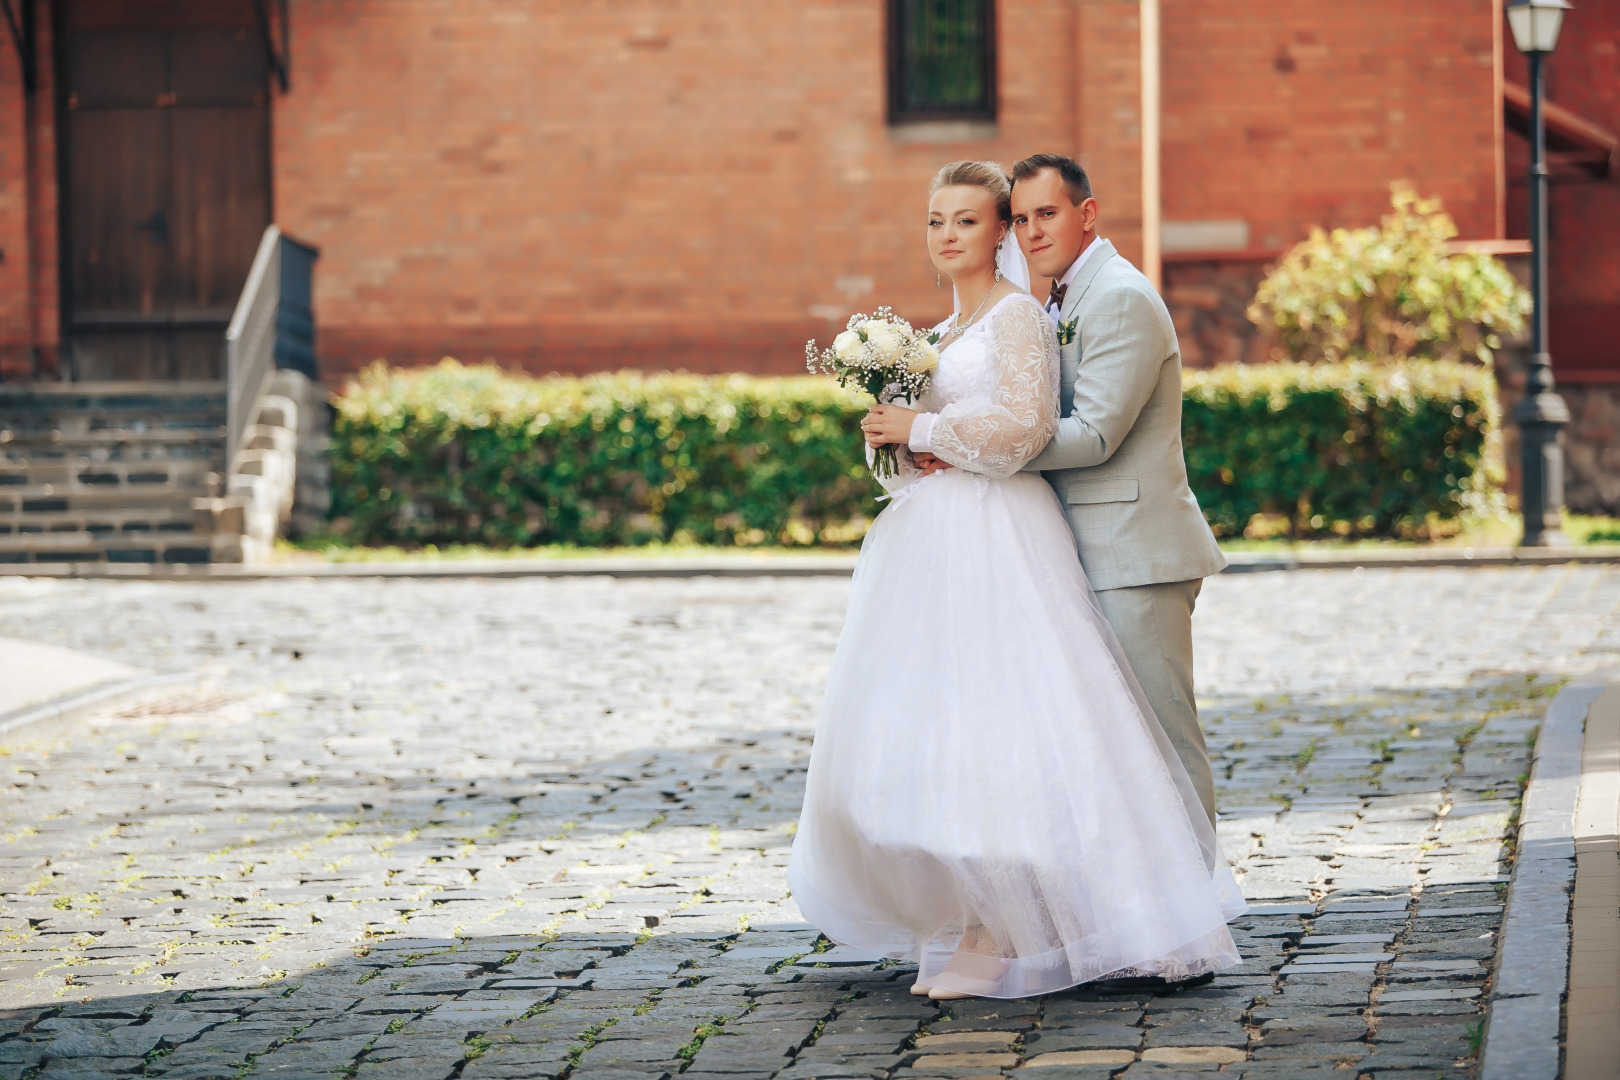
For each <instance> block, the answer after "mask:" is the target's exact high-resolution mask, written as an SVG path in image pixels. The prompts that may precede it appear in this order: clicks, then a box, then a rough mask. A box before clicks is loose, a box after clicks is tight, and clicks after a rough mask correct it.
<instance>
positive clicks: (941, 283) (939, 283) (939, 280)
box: [934, 270, 945, 289]
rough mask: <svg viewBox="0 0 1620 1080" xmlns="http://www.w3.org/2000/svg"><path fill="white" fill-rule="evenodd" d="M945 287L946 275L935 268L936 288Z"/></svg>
mask: <svg viewBox="0 0 1620 1080" xmlns="http://www.w3.org/2000/svg"><path fill="white" fill-rule="evenodd" d="M944 287H945V275H944V274H942V273H940V272H939V271H938V270H935V271H934V288H936V289H943V288H944Z"/></svg>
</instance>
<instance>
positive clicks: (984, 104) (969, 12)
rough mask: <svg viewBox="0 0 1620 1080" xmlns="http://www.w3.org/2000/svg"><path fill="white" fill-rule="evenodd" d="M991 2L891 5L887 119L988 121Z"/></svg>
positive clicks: (992, 79)
mask: <svg viewBox="0 0 1620 1080" xmlns="http://www.w3.org/2000/svg"><path fill="white" fill-rule="evenodd" d="M995 56H996V46H995V8H994V4H993V0H891V2H890V5H889V118H890V120H891V121H900V120H993V119H995V115H996V92H995V91H996V64H995Z"/></svg>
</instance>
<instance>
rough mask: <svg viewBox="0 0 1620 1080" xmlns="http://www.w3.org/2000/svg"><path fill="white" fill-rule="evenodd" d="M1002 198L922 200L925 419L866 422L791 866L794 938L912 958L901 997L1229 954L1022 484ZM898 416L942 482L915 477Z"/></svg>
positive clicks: (1091, 618)
mask: <svg viewBox="0 0 1620 1080" xmlns="http://www.w3.org/2000/svg"><path fill="white" fill-rule="evenodd" d="M1010 197H1011V184H1010V181H1009V180H1008V178H1007V175H1006V174H1005V173H1004V172H1003V171H1002V169H1001V167H1000V166H999V165H996V164H994V163H991V162H972V161H965V162H957V163H954V164H951V165H947V166H945V167H944V168H943V169H941V170H940V172H939V175H938V176H936V177H935V178H934V182H933V185H932V188H931V189H930V199H929V204H928V249H929V254H930V256H931V257H932V259H933V262H934V265H935V266H936V267H937V268H938V269H939V270H940V271H941V272H942V273H944V274H946V275H948V276H949V277H950V278H951V281H952V282H953V283H954V285H955V286H956V292H957V297H958V305H957V310H956V313H955V314H954V315H952V317H951V318H950V319H948V320H947V321H946V322H945V323H943V324H941V326H940V328H939V329H940V331H941V334H942V337H941V339H940V346H941V349H942V352H941V355H940V364H939V370H938V371H937V372H936V373H935V376H934V380H933V383H932V385H931V386H930V388H929V390H928V392H927V393H926V394H925V395H924V397H923V398H922V400H921V402H920V405H921V409H922V411H921V412H914V411H912V410H910V409H903V408H900V407H898V406H893V405H884V406H878V407H877V408H875V409H874V410H873V411H872V413H871V414H870V415H869V416H868V417H867V418H866V420H865V421H863V428H864V430H865V433H866V440H867V443H868V445H870V446H877V445H882V444H884V443H894V444H899V445H900V451H899V457H900V459H901V468H900V470H899V475H897V476H895V477H893V478H891V479H887V480H885V481H884V486H885V487H886V488H887V489H888V491H889V492H890V494H891V496H892V501H891V502H890V505H889V507H888V508H887V509H886V510H885V511H884V512H883V513H882V514H881V515H879V517H878V519H877V521H876V522H875V523H874V525H873V526H872V529H871V531H870V532H869V533H868V534H867V537H866V541H865V543H864V544H863V546H862V549H861V556H860V561H859V564H858V566H857V568H856V571H855V578H854V582H853V586H852V590H851V594H850V600H849V611H848V615H847V618H846V621H845V625H844V630H843V634H842V636H841V637H840V638H839V642H838V649H837V653H836V655H835V657H834V659H833V664H832V672H831V674H830V676H829V677H828V683H827V694H826V700H825V704H824V706H823V708H822V714H821V720H820V724H819V726H818V727H817V730H816V740H815V746H814V749H813V751H812V753H811V759H810V773H809V779H808V783H807V788H806V792H805V802H804V810H803V812H802V815H801V817H800V819H799V829H798V834H797V836H796V838H795V840H794V844H793V856H792V862H791V865H790V867H789V870H788V881H789V885H790V887H791V889H792V891H793V897H794V899H795V900H796V901H797V902H798V905H799V908H800V910H801V911H803V913H804V915H805V917H806V918H807V919H808V920H810V922H812V923H814V924H815V925H816V926H818V927H820V928H821V929H822V930H823V932H825V933H826V935H827V936H828V937H829V938H831V939H832V940H834V941H836V942H839V943H842V944H848V945H854V946H858V947H861V948H864V949H868V950H871V951H873V952H876V953H881V954H883V955H887V956H893V957H903V958H906V959H910V960H914V961H916V962H917V963H918V966H919V971H918V976H917V982H916V985H915V986H914V987H913V988H912V992H913V993H927V994H929V996H931V997H935V998H952V997H967V996H979V997H995V998H1014V997H1028V996H1032V995H1036V994H1045V993H1050V992H1053V991H1056V990H1061V989H1064V988H1065V987H1069V986H1074V985H1076V984H1078V983H1083V982H1090V981H1093V980H1097V979H1103V978H1121V977H1130V976H1159V977H1162V978H1163V979H1166V980H1170V981H1181V980H1187V979H1190V978H1194V977H1197V976H1201V975H1205V974H1208V973H1211V972H1214V971H1215V970H1217V969H1219V968H1223V967H1228V966H1231V965H1233V964H1237V963H1239V962H1240V961H1239V957H1238V955H1237V950H1236V947H1235V946H1234V944H1233V941H1232V937H1231V934H1230V933H1229V932H1228V930H1227V928H1226V922H1227V921H1228V920H1229V919H1232V918H1235V917H1236V916H1237V915H1239V914H1241V913H1242V911H1243V910H1244V905H1243V900H1242V898H1241V897H1240V896H1239V894H1238V890H1237V886H1236V884H1235V883H1234V881H1233V879H1232V875H1231V873H1230V871H1229V870H1228V869H1227V865H1226V860H1225V858H1224V856H1222V854H1221V852H1220V850H1219V847H1218V846H1217V843H1216V840H1215V834H1214V830H1213V829H1212V828H1211V826H1210V824H1209V820H1208V818H1207V817H1206V815H1205V813H1204V811H1203V810H1202V809H1201V806H1200V803H1199V801H1198V797H1197V795H1196V794H1195V793H1194V791H1193V787H1192V783H1191V781H1190V780H1189V779H1188V777H1187V773H1186V770H1185V769H1184V768H1183V767H1182V765H1181V762H1180V760H1179V758H1178V757H1177V756H1176V753H1175V751H1174V749H1173V748H1172V747H1171V744H1170V742H1169V740H1168V739H1167V738H1166V736H1165V735H1164V733H1163V731H1162V730H1161V728H1160V727H1159V724H1158V722H1157V720H1156V719H1154V718H1153V715H1152V713H1151V711H1150V709H1149V706H1148V704H1147V701H1146V699H1145V698H1144V697H1143V694H1142V691H1141V688H1140V687H1139V686H1138V685H1137V682H1136V679H1135V677H1134V676H1133V675H1132V674H1131V671H1130V667H1129V666H1128V664H1127V663H1126V661H1125V659H1124V656H1123V654H1122V652H1121V651H1120V647H1119V644H1118V642H1117V641H1116V640H1115V638H1114V634H1113V631H1112V630H1111V629H1110V628H1109V626H1108V624H1107V623H1106V622H1105V621H1104V620H1103V617H1102V615H1101V614H1100V613H1099V611H1098V609H1097V607H1096V604H1095V602H1094V600H1093V597H1092V592H1091V588H1090V586H1089V584H1088V583H1087V581H1086V577H1085V573H1084V571H1083V570H1082V569H1081V566H1080V561H1079V557H1078V555H1077V554H1076V551H1075V542H1074V537H1073V535H1072V534H1071V533H1070V531H1069V526H1068V523H1067V521H1066V520H1065V518H1064V515H1063V512H1062V510H1061V509H1060V507H1059V505H1058V502H1057V499H1056V496H1055V494H1054V493H1053V491H1052V489H1051V487H1050V486H1048V485H1047V483H1046V482H1045V481H1044V480H1042V479H1041V477H1040V475H1039V474H1038V473H1031V472H1022V473H1021V472H1019V471H1018V470H1019V468H1020V467H1021V466H1022V465H1024V464H1025V463H1026V462H1027V461H1029V460H1030V459H1031V458H1033V457H1034V456H1035V455H1036V454H1037V453H1039V452H1040V450H1041V449H1042V448H1043V447H1044V446H1045V445H1046V442H1047V440H1048V439H1050V438H1051V436H1052V432H1053V430H1054V427H1055V426H1056V423H1057V418H1058V352H1057V339H1056V333H1055V331H1054V328H1053V325H1052V321H1051V319H1050V317H1049V316H1048V315H1047V314H1046V312H1045V310H1044V309H1043V308H1042V306H1041V304H1040V302H1039V301H1038V300H1036V299H1035V298H1034V297H1032V296H1030V294H1029V293H1028V291H1026V287H1027V284H1028V276H1027V270H1025V268H1024V265H1023V257H1022V254H1021V253H1020V252H1019V249H1018V245H1017V242H1016V240H1013V239H1011V238H1009V235H1008V230H1009V220H1010V212H1009V200H1010ZM1010 277H1013V278H1016V279H1017V280H1016V283H1015V282H1014V281H1013V280H1009V278H1010ZM917 424H924V425H929V429H928V441H929V443H930V444H931V445H932V447H933V449H934V453H935V454H936V455H937V456H938V457H939V458H940V459H941V460H943V461H944V462H946V463H948V464H949V465H952V466H955V467H954V468H949V469H945V470H942V471H938V472H931V473H930V474H929V475H924V474H923V471H922V469H920V468H919V467H918V464H917V462H916V461H915V460H914V459H913V458H912V456H911V454H910V452H909V451H908V450H906V449H905V444H906V443H907V442H908V440H909V438H910V435H911V433H912V430H913V426H914V425H917Z"/></svg>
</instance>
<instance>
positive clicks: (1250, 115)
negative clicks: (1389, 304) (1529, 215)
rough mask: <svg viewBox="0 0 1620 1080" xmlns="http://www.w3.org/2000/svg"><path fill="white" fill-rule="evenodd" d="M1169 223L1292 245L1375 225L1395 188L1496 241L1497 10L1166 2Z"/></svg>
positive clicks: (1435, 2) (1374, 3) (1380, 0)
mask: <svg viewBox="0 0 1620 1080" xmlns="http://www.w3.org/2000/svg"><path fill="white" fill-rule="evenodd" d="M1162 2H1163V11H1164V13H1163V25H1164V33H1163V50H1164V53H1163V57H1164V59H1163V69H1164V77H1163V78H1164V119H1163V130H1164V136H1163V154H1164V177H1163V184H1164V210H1163V214H1164V218H1165V220H1166V221H1175V220H1230V219H1236V218H1241V219H1244V220H1247V221H1248V223H1249V237H1250V245H1251V247H1254V248H1261V249H1278V248H1283V247H1287V246H1289V245H1291V244H1293V243H1294V242H1295V241H1297V240H1299V239H1301V238H1303V236H1304V235H1305V233H1306V232H1307V231H1308V230H1309V228H1310V227H1311V226H1312V225H1324V226H1335V225H1367V224H1372V223H1375V222H1376V221H1377V220H1378V217H1379V216H1380V214H1382V213H1383V212H1384V211H1385V210H1387V208H1388V205H1389V201H1388V200H1389V184H1390V182H1391V181H1392V180H1397V179H1401V178H1406V179H1409V180H1411V181H1412V182H1413V183H1414V184H1416V185H1417V187H1418V190H1419V191H1421V192H1423V193H1425V194H1437V195H1440V196H1441V197H1442V198H1443V199H1444V200H1445V204H1446V209H1447V210H1449V211H1450V212H1451V214H1452V215H1453V216H1454V217H1455V218H1456V219H1457V224H1458V226H1459V227H1460V228H1461V230H1462V235H1463V236H1465V237H1469V238H1488V237H1495V236H1497V235H1499V232H1498V224H1497V212H1498V206H1499V200H1498V194H1497V170H1498V168H1499V165H1498V150H1497V142H1496V140H1497V135H1496V119H1495V118H1496V116H1497V110H1498V108H1499V106H1498V104H1497V101H1496V82H1495V79H1496V74H1495V61H1494V48H1495V45H1494V38H1495V30H1496V26H1497V20H1498V18H1499V17H1498V16H1497V14H1496V9H1495V7H1494V6H1493V5H1492V3H1491V2H1490V0H1427V2H1424V3H1416V4H1414V3H1408V2H1399V0H1371V2H1369V3H1355V4H1347V3H1344V2H1343V0H1244V2H1241V3H1240V2H1238V0H1162Z"/></svg>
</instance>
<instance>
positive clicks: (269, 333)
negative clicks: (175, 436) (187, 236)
mask: <svg viewBox="0 0 1620 1080" xmlns="http://www.w3.org/2000/svg"><path fill="white" fill-rule="evenodd" d="M280 306H281V229H280V228H278V227H277V226H275V225H271V226H269V227H268V228H266V229H265V230H264V238H263V239H262V240H260V241H259V250H258V253H257V254H255V255H254V256H253V269H252V270H250V271H248V279H247V285H246V286H245V287H244V288H243V289H242V297H241V299H239V300H238V301H237V302H236V311H235V312H234V313H233V314H232V315H231V325H230V326H229V327H228V328H227V329H226V331H225V470H226V472H227V473H230V472H234V471H235V467H236V458H237V455H238V454H240V453H241V452H242V438H243V436H244V435H245V434H246V432H247V425H248V422H249V421H250V420H251V419H252V418H253V417H252V413H253V408H254V406H255V404H256V403H257V402H258V400H259V397H260V396H261V395H262V394H263V393H264V388H265V385H266V384H267V383H269V381H270V377H271V376H272V375H273V374H275V370H276V310H277V309H278V308H279V307H280Z"/></svg>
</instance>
